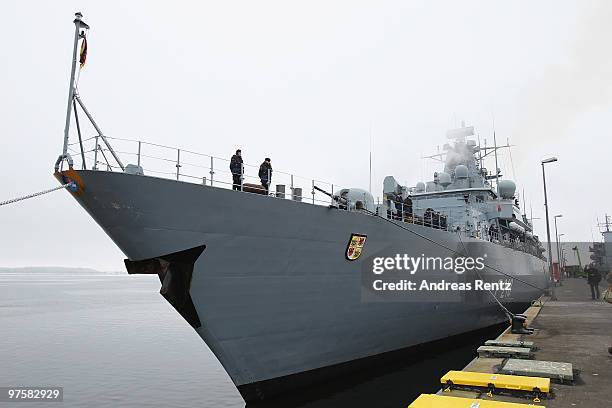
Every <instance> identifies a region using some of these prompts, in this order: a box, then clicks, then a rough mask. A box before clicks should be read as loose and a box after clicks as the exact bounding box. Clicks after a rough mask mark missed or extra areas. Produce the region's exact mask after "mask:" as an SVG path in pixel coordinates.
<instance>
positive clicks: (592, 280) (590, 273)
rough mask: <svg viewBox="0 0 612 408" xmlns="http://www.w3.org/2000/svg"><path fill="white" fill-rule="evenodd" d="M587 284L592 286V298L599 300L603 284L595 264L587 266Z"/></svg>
mask: <svg viewBox="0 0 612 408" xmlns="http://www.w3.org/2000/svg"><path fill="white" fill-rule="evenodd" d="M587 268H588V269H587V282H588V283H589V286H591V298H592V299H593V300H595V299H599V282H601V273H600V272H599V271H598V270H597V269H596V268H595V266H594V265H593V264H591V265H589V266H587Z"/></svg>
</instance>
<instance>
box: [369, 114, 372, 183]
mask: <svg viewBox="0 0 612 408" xmlns="http://www.w3.org/2000/svg"><path fill="white" fill-rule="evenodd" d="M369 191H370V194H372V122H370V188H369Z"/></svg>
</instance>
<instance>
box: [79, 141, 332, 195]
mask: <svg viewBox="0 0 612 408" xmlns="http://www.w3.org/2000/svg"><path fill="white" fill-rule="evenodd" d="M105 138H106V139H107V140H108V141H109V142H112V144H113V150H114V152H115V153H116V154H117V155H118V156H119V157H120V159H121V160H122V161H125V162H126V163H127V164H131V165H133V166H136V167H134V168H132V169H131V170H130V168H129V166H128V168H127V170H128V171H135V170H138V169H140V170H142V172H143V173H144V174H145V175H149V176H155V177H161V178H168V179H174V180H177V181H183V182H191V183H195V184H202V185H206V186H212V187H218V188H225V189H232V188H234V187H236V188H240V189H242V190H243V191H244V190H245V188H246V189H247V190H248V186H246V187H245V185H248V184H251V185H257V186H261V180H260V178H259V175H258V173H259V165H252V164H248V163H243V172H242V177H241V186H234V185H233V177H232V172H231V171H230V169H229V164H230V160H229V159H226V158H222V157H216V156H212V155H209V154H204V153H199V152H195V151H192V150H189V149H181V148H177V147H172V146H166V145H161V144H157V143H152V142H144V141H140V140H135V139H126V138H118V137H112V136H105ZM79 143H82V145H83V149H82V150H81V146H80V144H79ZM68 149H69V151H70V152H71V154H72V156H73V158H74V167H75V168H79V167H80V168H81V169H93V170H104V171H122V169H121V166H120V165H119V163H117V162H115V161H114V160H113V155H112V154H110V150H109V149H108V148H107V146H106V145H105V144H104V143H102V140H101V138H100V137H99V136H93V137H89V138H85V139H83V140H82V141H81V142H78V141H77V142H73V143H70V144H69V146H68ZM270 179H271V183H270V185H269V192H268V195H269V196H271V197H275V198H288V199H291V200H294V201H301V202H306V203H311V204H318V205H325V206H328V205H330V204H331V198H330V197H329V196H327V195H325V194H323V193H321V192H320V191H318V190H316V189H315V188H314V186H315V185H316V186H317V187H319V188H321V189H323V190H325V191H327V192H329V193H331V194H334V193H335V191H337V190H338V189H339V184H337V183H331V182H327V181H323V180H319V179H316V178H309V177H304V176H300V175H297V174H294V173H291V172H286V171H282V170H277V169H273V171H272V174H271V177H268V180H270ZM261 189H262V190H263V187H261Z"/></svg>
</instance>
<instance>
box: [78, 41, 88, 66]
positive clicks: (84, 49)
mask: <svg viewBox="0 0 612 408" xmlns="http://www.w3.org/2000/svg"><path fill="white" fill-rule="evenodd" d="M85 60H87V38H86V37H83V42H82V43H81V53H80V56H79V62H80V63H81V68H83V66H84V65H85Z"/></svg>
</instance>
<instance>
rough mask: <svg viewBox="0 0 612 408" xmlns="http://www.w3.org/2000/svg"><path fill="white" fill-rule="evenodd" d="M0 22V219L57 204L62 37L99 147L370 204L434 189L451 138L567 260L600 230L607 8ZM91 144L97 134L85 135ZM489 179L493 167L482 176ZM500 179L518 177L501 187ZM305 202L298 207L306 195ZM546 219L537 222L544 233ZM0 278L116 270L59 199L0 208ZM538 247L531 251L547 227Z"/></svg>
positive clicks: (574, 4)
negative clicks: (375, 198) (468, 133)
mask: <svg viewBox="0 0 612 408" xmlns="http://www.w3.org/2000/svg"><path fill="white" fill-rule="evenodd" d="M2 8H3V10H2V13H1V14H0V38H1V40H0V41H2V53H1V54H0V61H1V66H2V71H1V72H2V75H0V89H1V94H0V95H1V96H0V111H1V112H2V115H1V120H0V134H1V138H2V152H3V160H2V168H3V169H4V171H2V173H1V175H0V183H1V185H2V188H1V190H0V191H1V194H0V201H1V200H4V199H8V198H11V197H14V196H18V195H22V194H26V193H29V192H33V191H37V190H41V189H45V188H48V187H51V186H55V185H56V182H55V180H54V179H53V177H52V171H53V163H54V161H55V159H56V157H57V155H58V154H59V153H60V150H61V143H62V138H63V126H64V119H65V117H64V115H65V104H66V97H67V86H68V78H69V64H70V57H71V46H72V36H73V30H74V28H73V27H74V26H73V25H72V19H73V13H74V12H75V11H81V12H82V13H83V14H84V16H85V17H84V18H85V21H87V23H89V24H90V26H91V28H92V29H91V31H90V33H89V54H88V60H87V65H86V67H85V69H84V70H83V72H82V74H81V78H80V83H79V88H80V93H81V96H82V97H83V99H84V101H85V102H86V104H87V105H88V108H89V109H90V110H91V111H92V113H93V114H94V116H95V118H96V120H97V121H98V123H99V125H100V126H101V128H102V129H103V130H104V132H105V133H106V134H108V135H111V136H116V137H127V138H135V139H143V140H146V141H149V142H156V143H163V144H166V145H175V146H180V147H184V148H187V149H191V150H195V151H201V152H204V153H209V154H213V155H216V156H222V157H229V156H230V155H231V154H232V152H233V151H234V150H235V149H236V148H237V147H241V148H242V150H243V155H244V157H245V160H246V161H247V162H249V163H252V164H259V163H260V162H261V161H262V159H263V158H264V157H266V156H270V157H271V158H272V161H273V164H274V167H275V169H279V170H285V171H292V172H295V173H296V174H302V175H306V176H311V177H314V178H317V179H324V180H330V181H332V182H334V183H336V184H337V185H342V186H353V187H365V188H367V186H368V147H369V133H370V128H371V132H372V136H373V193H374V195H380V191H381V188H382V187H381V186H382V179H383V178H384V176H386V175H394V176H395V177H396V178H397V179H398V180H399V181H400V182H402V183H403V182H407V183H408V184H409V185H414V184H415V183H416V182H417V181H420V180H422V179H425V180H424V181H427V180H430V179H431V178H432V173H433V171H436V170H441V168H439V167H438V165H437V164H436V163H435V162H425V161H422V160H421V159H420V157H421V155H422V154H427V153H434V152H435V150H436V147H437V146H438V145H442V144H443V143H444V142H445V131H446V130H447V129H449V128H452V127H455V126H457V125H459V123H460V121H461V120H465V121H466V122H467V123H468V124H473V125H474V126H476V128H477V130H478V131H479V132H480V135H481V137H482V138H486V139H487V141H488V143H489V144H491V143H492V129H493V126H492V122H493V120H492V119H493V117H494V118H495V128H496V133H497V136H498V142H501V141H505V140H506V138H510V141H511V143H512V144H515V145H517V146H516V147H515V148H514V149H513V150H512V161H513V166H512V164H511V162H510V158H509V156H508V154H507V153H506V154H505V155H504V156H503V157H502V158H501V160H500V167H501V168H502V170H503V171H504V174H505V175H506V177H508V178H514V179H515V180H516V181H517V184H518V189H519V191H522V189H523V188H524V189H525V197H526V199H527V207H530V205H532V206H533V212H534V216H535V217H543V214H544V207H543V196H542V178H541V167H540V165H539V162H540V159H541V158H543V157H546V156H548V155H556V156H558V157H559V162H558V163H555V164H551V165H548V167H547V170H548V171H547V175H548V180H547V181H548V182H549V198H550V207H551V213H552V214H558V213H563V214H564V215H565V216H564V218H562V219H561V220H559V223H560V224H559V226H560V229H561V231H562V232H564V233H565V234H566V238H567V239H569V240H572V241H583V240H591V237H592V235H595V238H596V239H598V238H599V237H598V234H597V233H596V232H593V231H594V228H593V227H594V224H595V222H596V217H597V216H599V217H601V216H602V215H603V213H604V212H606V211H609V212H612V205H611V203H612V188H610V187H611V185H610V184H611V183H610V179H609V174H610V172H609V167H610V164H609V160H610V158H611V155H610V152H611V150H612V142H610V138H609V135H610V134H611V133H612V122H611V121H610V117H611V114H612V104H611V100H612V99H611V98H612V53H610V51H609V44H608V42H609V39H610V38H612V35H611V34H612V32H611V31H612V28H610V24H609V22H610V21H612V3H610V2H606V1H592V0H589V1H558V0H557V1H513V2H508V1H491V0H488V1H486V0H484V1H461V2H458V1H377V2H374V1H370V2H359V1H332V2H330V1H308V2H305V1H302V2H295V1H275V2H271V1H260V2H253V1H243V2H242V1H241V2H238V1H225V2H210V1H198V2H180V1H173V2H150V1H130V2H125V1H124V2H119V1H104V2H101V1H54V2H46V1H39V2H35V1H27V0H25V1H23V0H22V1H13V0H8V1H4V2H3V7H2ZM85 133H86V136H91V135H93V131H92V129H90V128H88V129H86V131H85ZM488 167H489V168H493V165H492V164H491V165H489V166H488ZM512 168H514V171H513V169H512ZM305 190H306V189H305ZM552 214H551V215H552ZM0 225H1V228H2V230H3V231H2V232H3V233H2V235H1V237H0V265H1V266H25V265H66V266H87V267H93V268H98V269H106V270H117V269H122V268H123V266H122V264H123V263H122V260H123V254H121V252H120V251H119V250H118V249H117V248H116V247H115V246H114V244H113V243H112V242H111V241H110V239H109V238H107V237H106V235H105V234H104V233H103V232H102V230H101V229H100V228H99V227H98V226H97V225H96V224H95V223H94V222H93V220H91V219H90V218H89V216H88V215H87V214H86V213H85V212H84V210H82V209H81V208H80V206H78V204H77V203H76V202H75V201H74V200H73V199H72V198H71V197H69V195H68V194H66V193H65V192H56V193H52V194H50V195H47V196H45V197H43V198H38V199H33V200H28V201H26V202H22V203H20V204H16V205H11V206H5V207H2V208H0ZM536 234H538V235H540V237H543V238H545V236H546V231H545V226H544V223H543V221H542V220H537V221H536Z"/></svg>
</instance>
